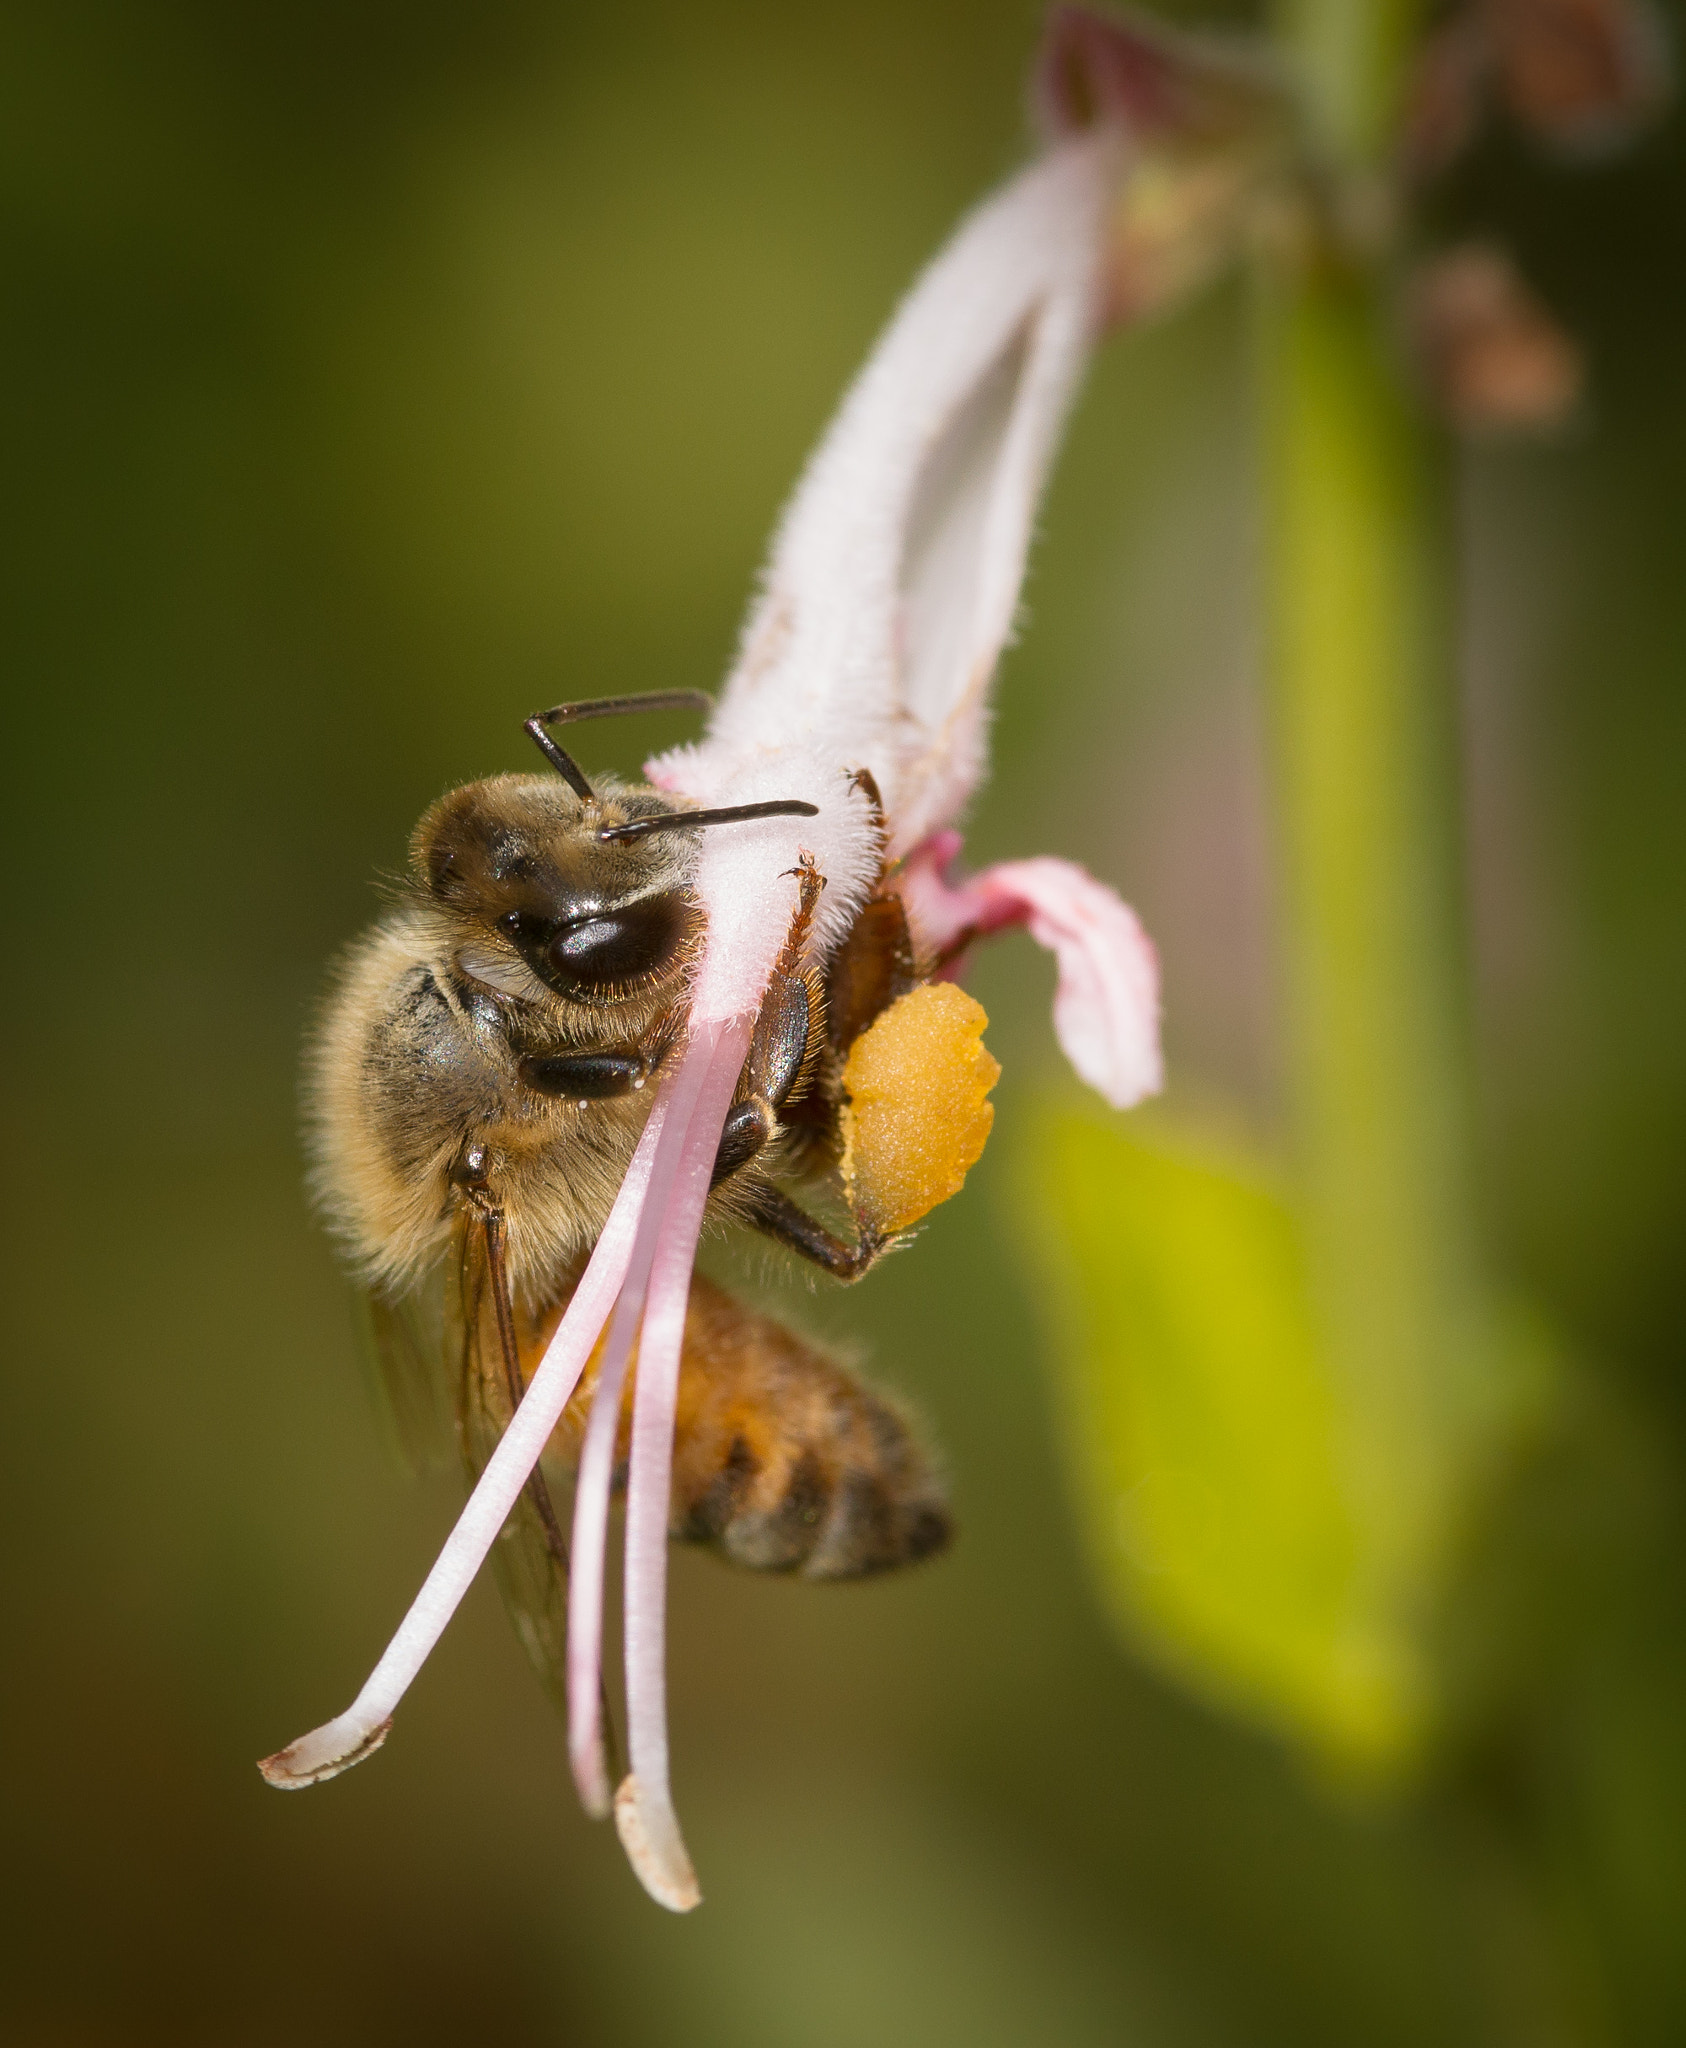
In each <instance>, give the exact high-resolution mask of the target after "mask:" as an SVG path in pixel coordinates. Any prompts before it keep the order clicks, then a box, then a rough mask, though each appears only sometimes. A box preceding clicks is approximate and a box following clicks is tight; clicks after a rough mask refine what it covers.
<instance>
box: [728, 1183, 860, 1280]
mask: <svg viewBox="0 0 1686 2048" xmlns="http://www.w3.org/2000/svg"><path fill="white" fill-rule="evenodd" d="M748 1221H749V1222H751V1223H752V1224H754V1226H755V1228H756V1229H757V1230H759V1231H763V1232H765V1234H766V1235H767V1236H768V1237H771V1238H773V1239H775V1240H776V1241H777V1242H778V1243H780V1244H782V1245H783V1246H785V1248H786V1249H787V1250H788V1251H793V1252H796V1253H798V1254H799V1255H800V1256H801V1257H802V1258H804V1259H807V1260H809V1261H810V1263H812V1264H813V1265H816V1266H822V1267H824V1269H825V1270H826V1272H828V1273H830V1274H831V1275H832V1276H833V1278H835V1279H838V1280H858V1279H859V1278H860V1277H861V1275H862V1274H863V1273H865V1272H867V1271H868V1270H869V1268H871V1267H872V1266H875V1265H876V1264H877V1263H878V1261H879V1260H880V1259H881V1258H882V1257H883V1255H884V1253H885V1252H886V1251H887V1250H888V1249H889V1245H890V1240H889V1239H888V1238H887V1237H881V1236H879V1235H878V1233H877V1232H876V1231H869V1230H863V1231H862V1232H861V1233H860V1235H859V1237H858V1238H857V1239H856V1241H855V1242H854V1243H853V1244H850V1243H849V1242H848V1240H847V1239H846V1238H841V1237H839V1236H837V1234H836V1233H835V1232H834V1231H830V1230H827V1229H826V1227H825V1225H824V1224H823V1223H817V1222H815V1220H814V1218H813V1217H812V1216H810V1215H809V1214H808V1212H807V1210H806V1209H804V1208H803V1207H802V1206H801V1205H800V1204H799V1203H797V1202H793V1201H792V1200H791V1199H790V1197H789V1196H788V1195H786V1194H781V1193H780V1191H779V1190H778V1189H777V1188H775V1187H768V1186H762V1187H758V1188H756V1189H755V1190H754V1191H753V1192H752V1193H751V1195H750V1196H749V1214H748Z"/></svg>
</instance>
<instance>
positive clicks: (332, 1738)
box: [258, 1714, 392, 1792]
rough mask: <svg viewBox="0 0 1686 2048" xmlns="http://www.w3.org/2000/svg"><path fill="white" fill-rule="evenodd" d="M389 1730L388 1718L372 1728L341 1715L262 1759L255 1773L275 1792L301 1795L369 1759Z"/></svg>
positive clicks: (350, 1716)
mask: <svg viewBox="0 0 1686 2048" xmlns="http://www.w3.org/2000/svg"><path fill="white" fill-rule="evenodd" d="M391 1726H392V1716H391V1715H390V1714H389V1715H388V1716H387V1717H386V1719H385V1720H384V1721H377V1722H375V1724H374V1725H373V1726H372V1727H371V1726H370V1725H369V1724H368V1723H367V1722H365V1721H363V1720H361V1719H359V1718H357V1717H355V1716H353V1715H350V1714H342V1715H340V1717H339V1718H338V1720H334V1721H325V1722H324V1723H323V1724H322V1726H321V1727H320V1728H313V1729H312V1730H311V1732H310V1733H309V1734H308V1735H301V1736H300V1737H299V1739H298V1740H297V1742H289V1743H288V1745H287V1747H286V1748H285V1749H278V1750H277V1751H276V1752H275V1754H274V1755H273V1756H266V1757H264V1758H263V1759H262V1761H261V1762H260V1763H259V1765H258V1769H259V1770H260V1771H261V1772H262V1773H263V1776H264V1782H265V1783H266V1784H269V1785H273V1786H274V1787H275V1789H276V1790H277V1791H278V1792H302V1791H303V1790H304V1788H305V1787H306V1786H307V1785H321V1784H324V1783H325V1782H326V1781H327V1780H328V1779H329V1778H337V1777H338V1776H339V1774H340V1773H341V1771H349V1770H350V1769H351V1767H352V1765H353V1764H360V1763H361V1762H362V1761H363V1759H364V1758H365V1757H366V1756H373V1755H374V1753H375V1751H376V1750H377V1749H379V1748H380V1746H381V1744H382V1743H383V1742H384V1741H385V1740H386V1737H387V1731H388V1730H389V1729H390V1728H391Z"/></svg>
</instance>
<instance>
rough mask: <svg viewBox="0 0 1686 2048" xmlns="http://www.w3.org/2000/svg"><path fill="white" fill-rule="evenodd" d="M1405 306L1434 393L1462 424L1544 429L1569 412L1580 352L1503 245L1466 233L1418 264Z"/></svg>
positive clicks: (1482, 430) (1469, 428) (1576, 392)
mask: <svg viewBox="0 0 1686 2048" xmlns="http://www.w3.org/2000/svg"><path fill="white" fill-rule="evenodd" d="M1407 314H1408V319H1409V324H1410V330H1411V338H1412V342H1413V344H1414V346H1415V351H1416V355H1417V359H1418V362H1419V364H1420V366H1421V368H1422V371H1423V375H1424V377H1425V379H1426V381H1427V383H1428V386H1429V389H1430V391H1431V392H1432V394H1433V397H1434V399H1435V402H1436V404H1437V405H1438V406H1439V407H1440V409H1441V410H1442V411H1443V412H1444V413H1445V415H1446V417H1447V418H1448V419H1449V420H1450V421H1451V422H1452V424H1453V425H1454V426H1457V427H1459V428H1461V429H1463V431H1464V432H1466V433H1473V434H1500V433H1535V434H1538V433H1548V432H1550V431H1551V430H1552V429H1553V428H1555V427H1559V426H1561V425H1562V424H1563V422H1564V421H1565V420H1566V419H1567V418H1568V417H1569V415H1570V414H1571V413H1572V412H1573V410H1574V408H1575V405H1576V402H1577V401H1578V399H1579V398H1580V394H1581V387H1582V382H1583V363H1582V358H1581V351H1580V349H1579V348H1578V347H1577V345H1576V344H1575V342H1574V341H1573V340H1572V339H1571V337H1570V336H1569V335H1568V334H1566V333H1565V332H1564V331H1563V329H1562V328H1561V327H1560V326H1559V325H1558V324H1557V322H1556V321H1555V320H1554V319H1553V318H1552V316H1551V314H1550V313H1549V312H1548V311H1547V310H1546V308H1545V307H1544V306H1543V305H1542V304H1541V303H1540V301H1539V299H1538V298H1536V297H1535V295H1534V293H1533V292H1532V291H1531V290H1530V289H1529V287H1528V285H1527V283H1526V282H1525V280H1524V279H1523V278H1522V276H1521V275H1520V273H1519V272H1518V270H1517V268H1516V265H1515V264H1514V263H1513V262H1512V261H1511V259H1510V258H1509V257H1508V256H1507V255H1506V254H1505V253H1504V251H1503V250H1501V249H1495V248H1492V247H1490V246H1488V245H1485V244H1482V243H1473V242H1472V243H1468V244H1466V245H1465V246H1463V247H1462V248H1458V249H1453V250H1450V251H1448V252H1447V253H1446V254H1445V255H1442V256H1437V257H1435V258H1434V259H1433V260H1432V261H1430V262H1428V263H1425V264H1424V265H1423V266H1422V268H1421V269H1420V270H1418V271H1417V273H1416V275H1415V276H1414V277H1413V279H1412V280H1411V283H1410V285H1409V287H1408V293H1407Z"/></svg>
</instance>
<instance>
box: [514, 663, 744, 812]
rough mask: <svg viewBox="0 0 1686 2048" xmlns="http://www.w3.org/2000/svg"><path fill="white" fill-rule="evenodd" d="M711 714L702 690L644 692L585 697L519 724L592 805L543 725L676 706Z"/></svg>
mask: <svg viewBox="0 0 1686 2048" xmlns="http://www.w3.org/2000/svg"><path fill="white" fill-rule="evenodd" d="M681 706H682V707H684V708H685V709H687V710H692V711H712V710H713V709H714V699H713V698H712V697H711V696H709V694H708V693H707V691H706V690H646V691H645V692H644V693H643V694H642V695H641V696H635V697H587V698H585V699H583V700H582V701H581V702H580V703H578V704H556V705H553V706H552V707H551V709H550V710H549V711H535V712H534V713H533V715H532V717H531V718H529V719H526V720H525V721H524V722H523V729H524V730H525V731H526V732H527V734H528V735H529V736H530V738H531V739H532V742H533V745H534V746H535V747H537V748H538V750H539V752H540V753H541V754H543V756H544V757H545V759H546V760H547V761H548V762H549V763H550V765H551V767H552V768H554V769H555V770H556V772H557V774H558V775H560V776H561V778H562V780H563V781H564V782H565V783H567V785H568V787H569V788H570V789H571V790H572V791H573V792H574V794H575V795H576V796H577V797H579V798H580V800H581V801H582V802H583V803H588V804H589V803H595V802H596V800H597V792H596V791H595V790H594V789H593V788H592V786H591V784H590V783H589V782H587V780H586V779H585V770H584V769H583V768H581V766H580V764H579V763H578V762H577V761H576V760H575V759H574V757H573V755H572V754H570V753H568V752H567V751H566V749H564V748H562V747H559V746H558V745H557V744H556V742H555V741H554V740H553V739H552V738H551V736H550V734H549V733H548V732H546V731H545V727H546V726H547V725H571V724H573V723H574V722H575V720H577V719H581V718H619V717H622V716H627V715H630V714H631V713H633V712H635V711H671V710H674V709H676V708H679V707H681Z"/></svg>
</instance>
